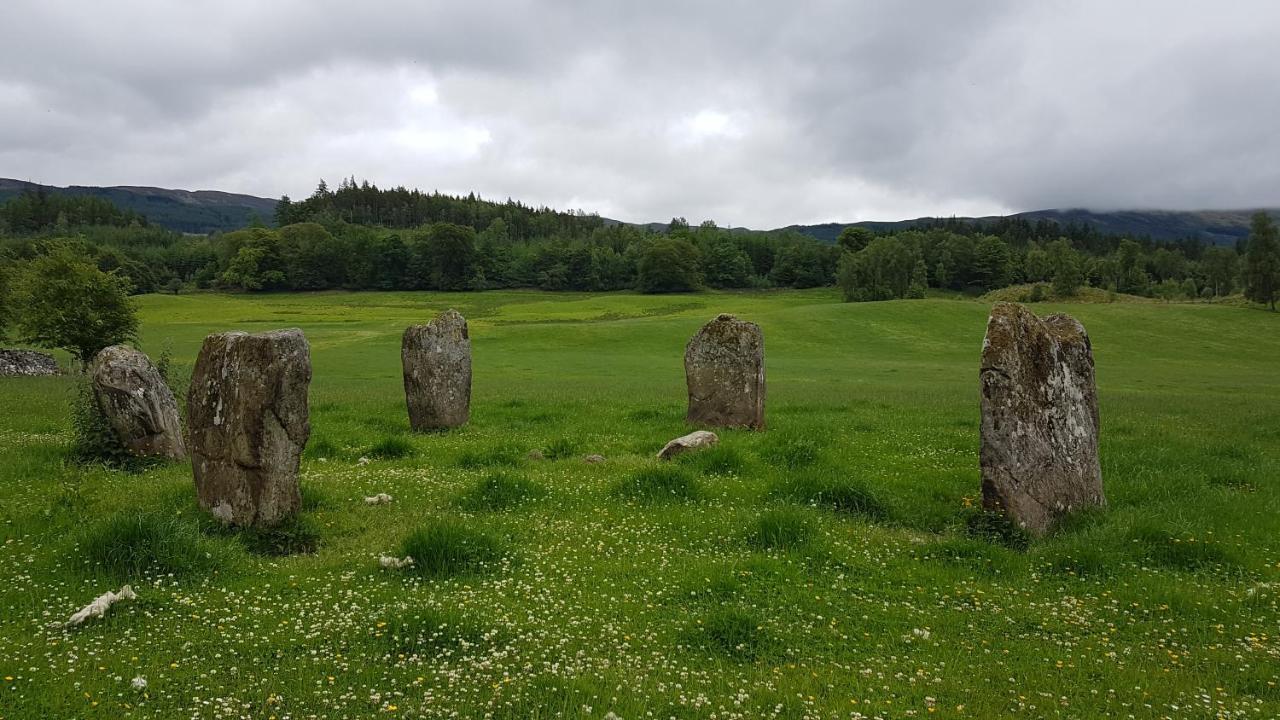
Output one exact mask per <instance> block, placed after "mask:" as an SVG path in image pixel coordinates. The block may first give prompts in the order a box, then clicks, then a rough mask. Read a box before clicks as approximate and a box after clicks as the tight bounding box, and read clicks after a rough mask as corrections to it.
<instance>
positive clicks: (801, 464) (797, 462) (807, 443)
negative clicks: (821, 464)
mask: <svg viewBox="0 0 1280 720" xmlns="http://www.w3.org/2000/svg"><path fill="white" fill-rule="evenodd" d="M760 456H761V457H762V458H764V460H765V462H768V463H769V464H771V465H773V466H775V467H779V468H783V469H785V470H798V469H800V468H807V467H810V466H812V465H814V464H815V463H817V462H818V460H820V459H821V457H822V449H821V447H820V446H819V445H818V443H817V442H816V441H814V440H812V439H810V438H807V437H794V436H787V435H778V436H775V437H773V438H771V439H770V440H769V441H768V442H767V443H765V445H764V447H763V448H761V450H760Z"/></svg>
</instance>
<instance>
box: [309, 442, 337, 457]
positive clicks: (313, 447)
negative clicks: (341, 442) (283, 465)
mask: <svg viewBox="0 0 1280 720" xmlns="http://www.w3.org/2000/svg"><path fill="white" fill-rule="evenodd" d="M302 454H303V455H304V456H305V457H306V458H307V459H309V460H320V459H325V460H331V459H333V458H335V457H337V456H338V446H337V445H334V444H333V442H332V441H330V440H329V439H328V438H312V439H311V440H310V441H309V442H307V448H306V449H305V450H303V451H302Z"/></svg>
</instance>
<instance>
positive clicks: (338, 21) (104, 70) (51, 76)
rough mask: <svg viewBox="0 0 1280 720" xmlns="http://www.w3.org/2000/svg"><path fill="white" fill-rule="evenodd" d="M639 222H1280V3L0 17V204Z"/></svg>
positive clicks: (8, 0) (331, 6)
mask: <svg viewBox="0 0 1280 720" xmlns="http://www.w3.org/2000/svg"><path fill="white" fill-rule="evenodd" d="M351 175H354V176H356V177H357V178H368V179H369V180H371V181H373V182H375V183H377V184H379V185H383V186H392V185H401V184H402V185H405V186H409V187H420V188H423V189H428V190H429V189H438V190H440V191H442V192H451V193H466V192H468V191H472V190H474V191H475V192H477V193H479V194H480V195H482V196H485V197H490V198H495V199H505V198H507V197H512V198H516V199H520V200H524V201H526V202H529V203H534V204H548V205H551V206H554V207H558V208H582V209H585V210H588V211H598V212H600V213H601V214H603V215H606V216H609V217H614V218H618V219H622V220H628V221H636V222H645V221H656V220H666V219H668V218H670V217H672V216H675V215H680V216H685V217H687V218H688V219H689V220H690V221H693V222H697V221H701V220H704V219H714V220H716V221H717V222H719V223H720V224H722V225H724V224H732V225H745V226H749V227H759V228H764V227H776V226H780V225H786V224H791V223H800V222H803V223H813V222H823V221H855V220H868V219H900V218H908V217H917V216H921V215H952V214H964V215H972V214H993V213H1003V212H1013V211H1022V210H1033V209H1041V208H1051V207H1092V208H1129V207H1144V208H1150V207H1161V208H1170V209H1203V208H1238V207H1256V206H1261V205H1270V206H1276V205H1280V2H1275V1H1274V0H1257V1H1251V0H1230V1H1223V0H1214V1H1205V2H1175V1H1171V0H1158V1H1157V0H1153V1H1151V2H1125V1H1124V0H1106V1H1099V2H1088V1H1083V0H1071V1H1070V2H1067V1H1061V2H1053V1H1050V0H1046V1H1044V2H1028V1H1026V0H1010V1H1008V2H1001V1H996V0H991V1H982V2H963V1H961V0H937V1H935V2H902V1H894V2H891V1H890V0H881V1H878V2H840V1H835V0H833V1H830V2H807V1H802V0H790V1H789V2H776V3H765V2H745V1H742V2H731V1H728V0H726V1H723V2H702V3H698V2H691V1H690V2H662V1H658V0H647V1H646V2H625V3H623V2H609V1H607V0H562V1H550V0H548V1H534V0H526V1H524V2H520V1H515V0H513V1H511V2H502V3H485V2H465V3H464V2H451V3H437V2H425V1H415V2H410V1H408V0H406V1H404V2H384V1H375V0H364V1H360V2H357V1H353V0H343V1H341V2H338V1H336V0H334V1H330V0H271V1H270V2H266V1H264V0H216V1H214V2H206V1H204V0H184V1H182V2H171V1H166V2H141V1H136V2H127V1H111V0H83V1H81V2H75V1H73V0H4V1H3V21H2V22H0V177H14V178H19V179H26V180H33V181H36V182H41V183H46V184H53V185H67V184H81V185H117V184H119V185H156V186H161V187H177V188H184V189H217V190H227V191H232V192H245V193H251V194H255V195H263V196H268V197H278V196H279V195H281V194H289V195H291V196H293V197H295V198H296V197H304V196H306V195H308V194H310V192H311V191H312V190H313V189H314V188H315V185H316V182H317V181H318V180H319V179H320V178H325V179H326V180H328V181H329V183H330V184H336V183H337V181H338V180H339V179H340V178H342V177H347V176H351Z"/></svg>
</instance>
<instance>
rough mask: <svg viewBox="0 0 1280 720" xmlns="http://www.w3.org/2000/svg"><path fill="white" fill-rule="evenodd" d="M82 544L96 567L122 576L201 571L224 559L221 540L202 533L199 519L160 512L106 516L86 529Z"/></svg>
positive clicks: (184, 574)
mask: <svg viewBox="0 0 1280 720" xmlns="http://www.w3.org/2000/svg"><path fill="white" fill-rule="evenodd" d="M80 547H81V548H83V550H84V553H85V557H86V558H87V559H88V560H89V562H91V563H92V564H93V565H94V567H95V568H97V569H100V570H103V571H105V572H106V573H107V574H109V575H111V576H112V577H114V578H116V579H118V580H121V581H124V580H136V579H141V578H143V577H145V576H147V575H153V576H155V575H172V576H174V577H178V578H186V577H191V576H195V575H200V574H204V573H207V572H209V571H211V570H213V569H215V568H216V567H218V566H219V565H221V564H222V561H223V559H224V557H225V550H224V548H223V547H222V546H221V545H218V544H217V543H214V542H212V541H210V540H209V539H207V538H205V537H203V536H202V535H201V534H200V526H199V523H198V522H197V521H196V520H194V519H191V518H186V517H182V516H179V515H173V514H169V513H160V512H141V511H132V512H126V513H121V514H119V515H115V516H113V517H110V518H107V519H106V520H103V521H101V522H98V523H97V524H95V525H93V526H91V527H89V528H88V529H87V530H86V531H84V532H83V533H82V535H81V537H80Z"/></svg>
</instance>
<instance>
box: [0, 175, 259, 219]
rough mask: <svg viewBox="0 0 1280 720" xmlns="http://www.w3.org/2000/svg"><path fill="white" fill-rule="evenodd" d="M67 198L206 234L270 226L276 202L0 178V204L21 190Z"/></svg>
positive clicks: (222, 194) (210, 192)
mask: <svg viewBox="0 0 1280 720" xmlns="http://www.w3.org/2000/svg"><path fill="white" fill-rule="evenodd" d="M40 187H44V189H45V191H46V192H50V193H63V194H68V195H89V196H94V197H100V198H104V199H107V200H110V201H111V202H113V203H115V204H116V205H117V206H119V207H120V208H122V209H125V210H133V211H136V212H140V213H142V214H143V215H146V216H147V219H148V220H150V221H151V222H152V223H155V224H156V225H161V226H164V227H167V228H171V229H173V230H177V231H179V232H187V233H209V232H214V231H227V230H235V229H237V228H242V227H244V226H246V225H248V224H250V223H251V222H252V221H253V218H254V217H255V215H256V216H257V217H258V218H259V219H261V220H262V221H263V222H266V223H270V222H271V221H272V218H273V217H274V214H275V207H276V201H275V200H271V199H268V198H260V197H254V196H253V195H240V194H236V193H226V192H219V191H216V190H197V191H194V192H193V191H189V190H167V189H164V188H154V187H138V186H132V185H120V186H115V187H89V186H82V185H72V186H70V187H65V188H63V187H52V186H47V185H46V186H41V185H39V184H37V183H31V182H26V181H23V180H11V179H7V178H0V202H4V201H5V200H8V199H9V198H11V197H13V196H15V195H17V194H18V193H20V192H22V191H23V190H37V189H39V188H40Z"/></svg>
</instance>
